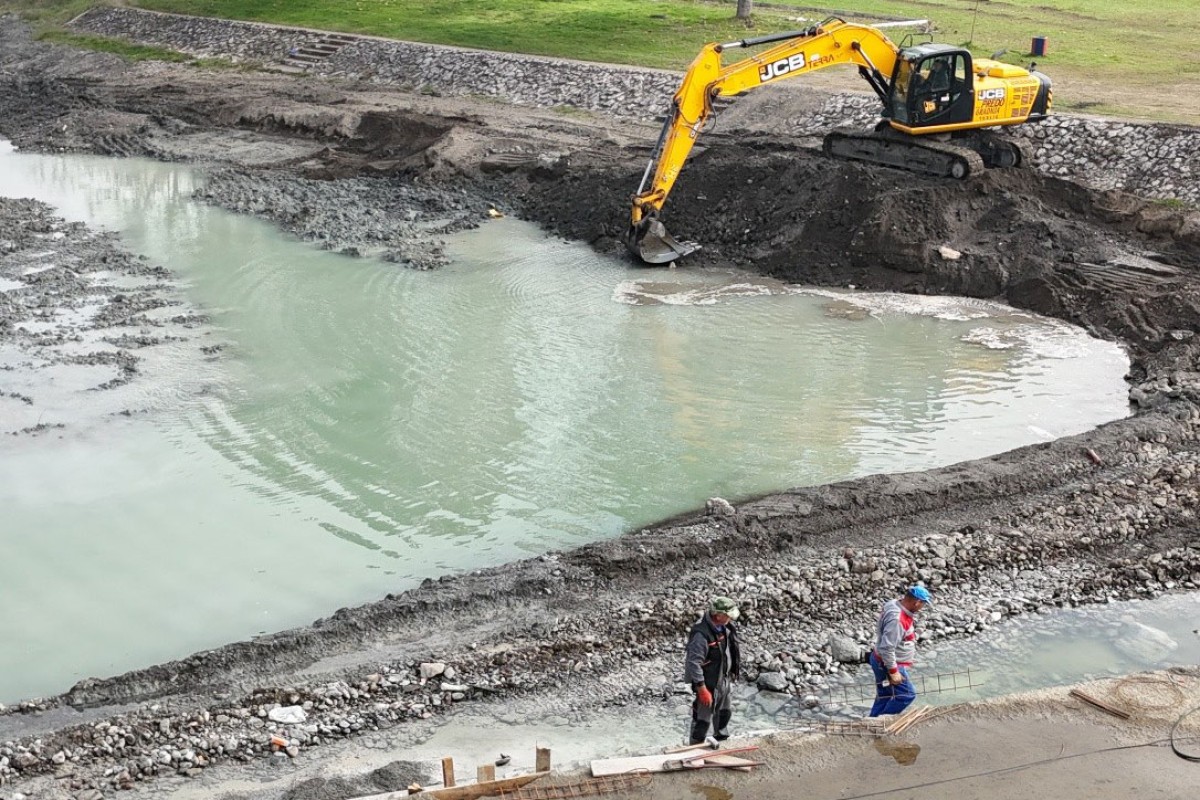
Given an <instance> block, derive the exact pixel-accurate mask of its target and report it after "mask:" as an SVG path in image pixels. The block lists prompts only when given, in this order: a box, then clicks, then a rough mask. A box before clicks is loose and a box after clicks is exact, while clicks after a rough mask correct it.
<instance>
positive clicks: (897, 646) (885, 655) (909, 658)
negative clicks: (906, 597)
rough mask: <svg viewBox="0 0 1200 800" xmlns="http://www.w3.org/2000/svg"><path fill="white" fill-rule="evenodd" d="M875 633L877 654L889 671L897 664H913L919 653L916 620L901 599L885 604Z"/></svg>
mask: <svg viewBox="0 0 1200 800" xmlns="http://www.w3.org/2000/svg"><path fill="white" fill-rule="evenodd" d="M875 634H876V635H875V656H876V658H878V659H879V661H880V662H881V663H882V664H883V666H884V667H886V668H887V669H888V671H889V672H890V671H892V670H894V669H895V668H896V666H897V665H899V666H902V667H910V666H912V663H913V658H915V657H916V655H917V630H916V621H915V620H914V619H913V616H912V615H911V614H909V613H908V612H907V611H905V610H904V608H903V607H902V606H901V605H900V601H899V600H888V601H887V602H886V603H884V604H883V610H882V611H880V613H879V623H878V624H877V625H876V627H875Z"/></svg>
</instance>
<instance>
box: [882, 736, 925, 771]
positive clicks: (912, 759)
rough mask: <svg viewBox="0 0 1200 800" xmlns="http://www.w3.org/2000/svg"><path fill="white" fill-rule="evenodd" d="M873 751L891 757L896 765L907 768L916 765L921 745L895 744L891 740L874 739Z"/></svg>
mask: <svg viewBox="0 0 1200 800" xmlns="http://www.w3.org/2000/svg"><path fill="white" fill-rule="evenodd" d="M875 749H876V750H878V751H879V752H880V753H882V754H883V755H885V756H891V757H892V758H894V759H896V763H897V764H899V765H900V766H902V767H907V766H909V765H910V764H913V763H916V760H917V755H919V754H920V752H921V745H919V744H917V743H916V742H897V741H894V740H892V739H876V740H875Z"/></svg>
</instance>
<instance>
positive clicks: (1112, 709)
mask: <svg viewBox="0 0 1200 800" xmlns="http://www.w3.org/2000/svg"><path fill="white" fill-rule="evenodd" d="M1069 694H1070V695H1071V696H1072V697H1078V698H1079V699H1080V700H1082V701H1083V702H1085V703H1089V704H1091V705H1093V706H1095V707H1096V708H1098V709H1100V710H1101V711H1103V712H1105V713H1108V714H1112V715H1113V716H1114V717H1118V718H1120V719H1129V712H1128V711H1126V710H1125V709H1123V708H1118V707H1117V706H1114V705H1112V704H1110V703H1106V702H1104V701H1103V700H1101V699H1100V698H1098V697H1093V696H1092V695H1090V694H1087V693H1086V692H1084V691H1082V690H1080V689H1072V690H1071V691H1070V692H1069Z"/></svg>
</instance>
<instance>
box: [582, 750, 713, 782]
mask: <svg viewBox="0 0 1200 800" xmlns="http://www.w3.org/2000/svg"><path fill="white" fill-rule="evenodd" d="M714 752H715V751H714V750H712V749H711V748H708V747H705V746H704V745H697V746H696V747H695V748H693V749H691V750H684V751H683V752H682V753H676V754H675V760H679V758H680V757H686V756H689V755H692V756H701V755H704V754H706V753H707V754H709V755H711V754H713V753H714ZM668 758H670V756H666V755H663V754H661V753H660V754H658V755H653V756H631V757H628V758H602V759H598V760H596V761H593V762H592V775H593V777H596V778H602V777H604V776H605V775H625V774H627V773H630V772H665V771H666V770H665V769H663V763H664V762H666V761H667V759H668Z"/></svg>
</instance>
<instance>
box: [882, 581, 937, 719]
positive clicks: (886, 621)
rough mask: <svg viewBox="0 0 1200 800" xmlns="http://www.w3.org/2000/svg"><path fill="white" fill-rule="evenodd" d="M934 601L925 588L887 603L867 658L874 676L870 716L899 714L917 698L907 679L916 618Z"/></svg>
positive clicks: (913, 647) (884, 605)
mask: <svg viewBox="0 0 1200 800" xmlns="http://www.w3.org/2000/svg"><path fill="white" fill-rule="evenodd" d="M932 602H933V596H932V595H930V594H929V590H928V589H926V588H925V587H924V586H913V587H912V588H910V589H909V590H908V591H907V592H905V593H904V596H903V597H901V598H900V599H899V600H888V601H887V602H886V603H884V604H883V609H882V610H881V611H880V612H879V622H878V623H876V626H875V633H876V635H875V649H874V650H872V651H871V655H870V656H869V657H868V658H867V661H868V663H870V665H871V669H872V671H874V673H875V704H874V705H872V706H871V716H872V717H878V716H880V715H881V714H899V713H900V712H901V711H903V710H904V709H906V708H908V706H909V704H910V703H912V701H913V700H916V699H917V690H916V689H915V688H913V685H912V681H911V680H909V677H908V668H909V667H911V666H912V663H913V658H914V657H915V656H916V653H917V631H916V615H917V614H918V613H920V611H921V609H923V608H925V606H927V605H929V604H930V603H932Z"/></svg>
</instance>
